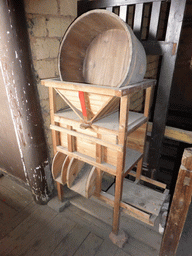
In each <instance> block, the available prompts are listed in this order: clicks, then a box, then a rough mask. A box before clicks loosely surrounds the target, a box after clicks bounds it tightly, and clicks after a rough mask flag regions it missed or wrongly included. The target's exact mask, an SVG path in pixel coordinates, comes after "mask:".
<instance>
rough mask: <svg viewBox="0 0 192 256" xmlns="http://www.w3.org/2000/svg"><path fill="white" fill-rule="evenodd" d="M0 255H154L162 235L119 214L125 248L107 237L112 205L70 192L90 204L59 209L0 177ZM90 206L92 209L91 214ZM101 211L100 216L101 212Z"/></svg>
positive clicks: (81, 201)
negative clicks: (107, 206) (125, 235)
mask: <svg viewBox="0 0 192 256" xmlns="http://www.w3.org/2000/svg"><path fill="white" fill-rule="evenodd" d="M0 195H1V196H0V217H1V219H0V255H2V256H31V255H35V256H42V255H46V256H79V255H83V256H92V255H96V256H102V255H103V256H108V255H109V256H116V255H117V256H157V255H158V248H159V243H160V239H159V238H160V237H161V236H160V235H159V234H157V233H156V232H155V231H154V230H151V229H150V228H147V227H146V226H145V225H141V224H140V223H139V222H135V221H134V220H133V219H132V218H126V217H125V216H124V215H122V217H121V227H123V228H124V230H126V232H127V233H128V235H129V240H128V243H127V244H126V245H125V247H124V248H123V249H120V248H118V247H117V246H116V245H114V244H113V243H112V242H111V240H110V239H109V234H110V232H111V222H112V212H111V209H110V208H109V209H105V208H103V206H100V207H98V205H97V204H96V205H95V203H92V201H90V200H87V199H86V200H85V201H84V202H83V199H82V198H81V197H80V196H78V195H75V196H74V194H72V193H71V194H70V193H69V194H68V197H69V200H70V201H71V202H72V201H73V200H74V202H75V203H77V201H78V200H79V202H80V203H81V204H82V205H84V204H85V205H89V210H88V211H87V212H86V211H84V210H83V207H82V209H80V208H78V207H76V206H75V205H72V204H71V205H69V207H68V208H66V209H65V210H64V211H63V212H61V213H58V212H57V211H55V210H54V209H52V208H50V207H48V206H47V205H44V206H42V205H38V204H36V203H35V202H34V201H33V200H32V196H31V193H30V191H28V190H26V189H25V188H24V187H22V186H19V185H18V184H15V183H14V182H13V181H12V180H10V179H9V178H8V177H6V176H4V177H2V178H1V179H0ZM91 208H93V211H94V214H93V215H92V214H91ZM99 212H101V216H99Z"/></svg>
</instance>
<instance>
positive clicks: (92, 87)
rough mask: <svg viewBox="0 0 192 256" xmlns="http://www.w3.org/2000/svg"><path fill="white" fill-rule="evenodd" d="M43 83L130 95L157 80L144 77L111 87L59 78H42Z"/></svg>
mask: <svg viewBox="0 0 192 256" xmlns="http://www.w3.org/2000/svg"><path fill="white" fill-rule="evenodd" d="M41 84H42V85H45V86H47V87H52V88H57V89H65V90H72V91H83V92H92V93H98V94H101V95H108V96H117V97H121V96H124V95H128V94H130V93H134V92H137V91H139V90H142V89H146V88H148V87H150V86H153V85H155V84H156V80H154V79H144V80H143V81H142V82H139V83H135V84H130V85H127V86H124V87H121V88H119V87H110V86H99V85H94V84H86V83H75V82H74V83H73V82H67V81H61V80H60V79H59V78H55V79H46V80H41Z"/></svg>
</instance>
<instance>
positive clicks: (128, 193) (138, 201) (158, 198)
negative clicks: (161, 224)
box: [107, 179, 166, 216]
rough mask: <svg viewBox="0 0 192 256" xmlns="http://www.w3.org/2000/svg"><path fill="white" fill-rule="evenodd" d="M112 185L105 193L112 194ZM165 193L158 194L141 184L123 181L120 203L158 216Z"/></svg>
mask: <svg viewBox="0 0 192 256" xmlns="http://www.w3.org/2000/svg"><path fill="white" fill-rule="evenodd" d="M114 189H115V187H114V185H113V186H112V187H111V188H110V189H109V190H108V191H107V193H109V194H112V195H113V194H114ZM165 198H166V193H160V192H157V191H155V190H152V189H150V188H147V187H145V186H142V185H141V184H136V183H134V182H131V181H128V180H126V179H125V180H124V184H123V195H122V202H124V203H127V204H129V205H132V206H134V207H136V208H138V209H141V210H143V211H146V212H149V213H151V214H154V215H156V216H158V215H159V212H160V210H161V207H162V205H163V202H164V200H165Z"/></svg>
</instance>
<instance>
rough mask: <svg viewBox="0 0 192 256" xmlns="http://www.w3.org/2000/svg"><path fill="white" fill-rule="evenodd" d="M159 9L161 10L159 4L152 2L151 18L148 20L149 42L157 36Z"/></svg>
mask: <svg viewBox="0 0 192 256" xmlns="http://www.w3.org/2000/svg"><path fill="white" fill-rule="evenodd" d="M160 9H161V2H153V4H152V11H151V18H150V25H149V39H150V40H151V39H153V40H154V39H156V36H157V29H158V23H159V16H160Z"/></svg>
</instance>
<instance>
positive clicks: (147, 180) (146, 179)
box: [129, 171, 167, 189]
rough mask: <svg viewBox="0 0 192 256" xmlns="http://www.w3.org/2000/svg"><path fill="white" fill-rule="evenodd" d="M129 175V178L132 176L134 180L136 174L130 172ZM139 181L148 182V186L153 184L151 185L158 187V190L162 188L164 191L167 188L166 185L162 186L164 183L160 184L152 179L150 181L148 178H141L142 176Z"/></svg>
mask: <svg viewBox="0 0 192 256" xmlns="http://www.w3.org/2000/svg"><path fill="white" fill-rule="evenodd" d="M129 175H131V176H133V177H135V178H136V173H135V172H133V171H130V172H129ZM140 180H143V181H145V182H148V183H150V184H153V185H155V186H157V187H160V188H163V189H166V187H167V185H166V184H164V183H162V182H159V181H156V180H152V179H150V178H148V177H146V176H143V175H141V176H140Z"/></svg>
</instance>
